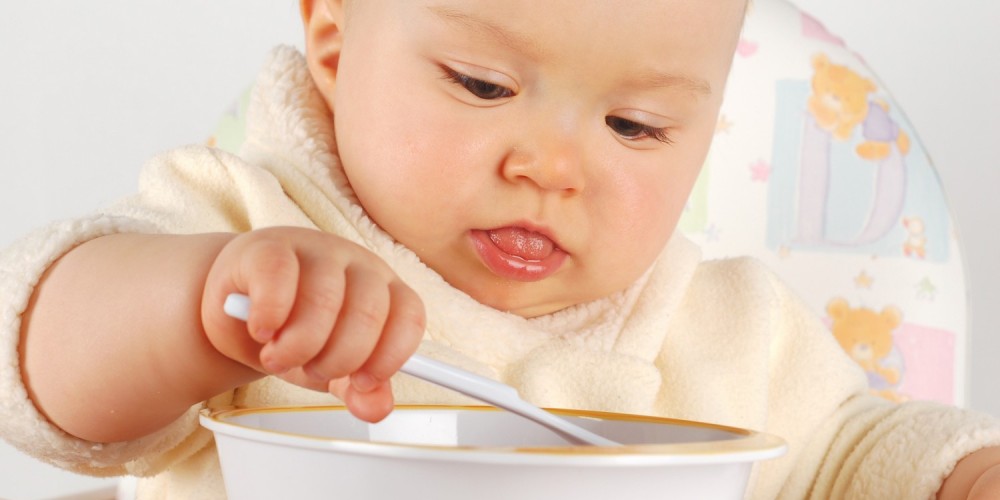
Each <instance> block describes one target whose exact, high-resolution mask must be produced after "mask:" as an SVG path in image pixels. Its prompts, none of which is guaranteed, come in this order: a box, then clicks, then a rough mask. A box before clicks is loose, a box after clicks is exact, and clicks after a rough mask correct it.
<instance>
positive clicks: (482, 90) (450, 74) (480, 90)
mask: <svg viewBox="0 0 1000 500" xmlns="http://www.w3.org/2000/svg"><path fill="white" fill-rule="evenodd" d="M441 70H442V71H444V78H445V79H446V80H449V81H451V82H453V83H456V84H458V85H460V86H462V87H463V88H464V89H465V90H468V91H469V93H470V94H472V95H474V96H476V97H478V98H480V99H485V100H494V99H503V98H506V97H513V96H514V91H513V90H511V89H508V88H507V87H504V86H503V85H498V84H496V83H492V82H487V81H486V80H480V79H478V78H473V77H471V76H469V75H466V74H464V73H459V72H458V71H455V70H453V69H451V68H449V67H447V66H441Z"/></svg>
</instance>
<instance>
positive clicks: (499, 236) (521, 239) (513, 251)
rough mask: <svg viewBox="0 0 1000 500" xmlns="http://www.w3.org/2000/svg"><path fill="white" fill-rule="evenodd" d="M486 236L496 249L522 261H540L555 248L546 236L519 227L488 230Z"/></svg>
mask: <svg viewBox="0 0 1000 500" xmlns="http://www.w3.org/2000/svg"><path fill="white" fill-rule="evenodd" d="M486 234H487V235H489V237H490V241H492V242H493V244H494V245H496V246H497V248H499V249H500V250H503V251H504V252H506V253H508V254H510V255H512V256H515V257H520V258H522V259H524V260H542V259H544V258H545V257H548V256H549V255H552V251H553V250H554V249H555V248H556V245H555V243H553V242H552V240H551V239H549V237H548V236H545V235H544V234H539V233H536V232H534V231H529V230H527V229H524V228H521V227H501V228H499V229H490V230H488V231H486Z"/></svg>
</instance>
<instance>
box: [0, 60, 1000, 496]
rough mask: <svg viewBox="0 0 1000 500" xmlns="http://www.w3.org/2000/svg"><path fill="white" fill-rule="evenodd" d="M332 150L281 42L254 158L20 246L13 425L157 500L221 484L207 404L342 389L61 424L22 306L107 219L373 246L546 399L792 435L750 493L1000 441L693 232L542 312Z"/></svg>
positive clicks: (935, 461) (408, 392)
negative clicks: (461, 286)
mask: <svg viewBox="0 0 1000 500" xmlns="http://www.w3.org/2000/svg"><path fill="white" fill-rule="evenodd" d="M335 151H336V147H335V144H334V135H333V130H332V120H331V116H330V113H329V111H328V110H327V108H326V106H325V104H324V102H323V101H322V99H321V97H320V95H319V94H318V92H317V91H316V89H315V87H314V86H313V83H312V80H311V78H310V76H309V73H308V70H307V68H306V66H305V62H304V59H303V58H302V56H301V55H300V54H299V53H298V52H296V51H295V50H294V49H290V48H279V49H277V50H276V51H275V52H274V53H273V55H272V57H271V59H270V60H269V62H268V64H267V65H266V67H265V69H264V71H263V72H262V74H261V77H260V79H259V81H258V82H257V84H256V87H255V90H254V94H253V97H252V99H251V104H250V108H249V112H248V129H247V142H246V144H245V146H244V148H243V150H242V151H241V153H240V155H239V156H238V157H237V156H233V155H230V154H226V153H224V152H221V151H217V150H212V149H209V148H204V147H189V148H184V149H179V150H176V151H173V152H169V153H167V154H164V155H162V156H160V157H158V158H155V159H154V160H152V162H151V163H150V164H149V165H148V166H147V167H146V168H145V170H144V171H143V174H142V178H141V185H140V189H139V192H138V193H137V194H136V195H134V196H132V197H129V198H127V199H124V200H122V201H121V202H120V203H117V204H115V205H113V206H112V207H110V208H108V209H107V210H104V211H102V212H100V213H98V214H95V215H93V216H91V217H88V218H84V219H80V220H75V221H68V222H60V223H55V224H52V225H50V226H49V227H46V228H43V229H41V230H39V231H37V232H35V233H34V234H31V235H28V236H27V237H25V238H24V239H22V240H20V241H18V242H16V243H15V244H13V245H12V246H10V247H9V248H7V249H6V250H4V251H3V253H2V255H0V394H2V396H0V436H2V437H3V438H4V439H5V440H7V441H9V442H10V443H11V444H13V445H14V446H16V447H18V448H20V449H21V450H23V451H24V452H26V453H28V454H31V455H33V456H35V457H38V458H39V459H41V460H44V461H46V462H49V463H52V464H55V465H57V466H59V467H64V468H67V469H70V470H74V471H78V472H82V473H87V474H95V475H117V474H134V475H139V476H147V477H148V479H144V480H143V481H142V482H141V484H140V487H139V495H140V497H141V498H170V499H197V498H220V497H224V495H225V494H224V491H223V486H222V480H221V476H220V471H219V467H218V460H217V457H216V452H215V447H214V445H213V442H212V437H211V434H210V433H209V432H208V431H207V430H205V429H202V428H200V427H199V426H198V423H197V411H198V410H199V409H200V408H203V407H218V406H224V405H229V404H233V403H236V404H242V405H248V406H259V405H287V404H293V405H300V404H331V403H336V401H335V400H334V399H333V397H332V396H330V395H327V394H322V393H316V392H311V391H308V390H305V389H301V388H298V387H296V386H292V385H290V384H287V383H285V382H283V381H281V380H278V379H276V378H270V377H269V378H264V379H262V380H260V381H257V382H255V383H253V384H250V385H248V386H245V387H241V388H239V389H237V390H235V391H233V392H232V393H228V394H222V395H220V396H218V397H216V398H214V399H213V400H210V401H206V402H204V403H203V404H200V405H197V406H196V407H194V408H192V409H191V410H190V411H189V412H188V413H187V414H186V415H184V416H183V417H181V418H180V419H178V420H177V421H175V422H174V423H173V424H171V425H170V426H168V427H166V428H164V429H162V430H160V431H159V432H157V433H155V434H153V435H151V436H148V437H145V438H142V439H139V440H136V441H132V442H124V443H108V444H98V443H91V442H85V441H82V440H79V439H76V438H74V437H72V436H69V435H67V434H66V433H64V432H62V431H61V430H60V429H58V428H56V427H55V426H53V425H52V424H51V423H49V422H48V421H47V420H46V419H45V418H44V417H43V416H42V415H41V414H40V413H39V412H38V410H37V409H36V408H35V407H34V405H33V404H32V402H31V400H30V399H29V398H28V396H27V393H26V390H25V388H24V385H23V383H22V380H21V373H20V368H19V357H18V348H17V346H18V339H19V330H20V322H21V314H22V312H23V311H24V310H25V307H26V305H27V302H28V299H29V297H30V296H31V294H32V291H33V287H34V285H35V284H36V283H37V281H38V279H39V276H41V274H42V273H43V272H44V271H45V269H46V268H47V267H48V266H49V265H50V264H51V263H52V262H53V261H54V260H56V259H57V258H59V257H60V256H61V255H63V254H64V253H65V252H67V251H69V250H71V249H72V248H73V247H74V246H75V245H78V244H80V243H82V242H84V241H87V240H89V239H92V238H96V237H98V236H101V235H104V234H109V233H115V232H160V233H198V232H210V231H233V232H239V231H247V230H250V229H252V228H261V227H266V226H273V225H295V226H302V227H310V228H318V229H320V230H323V231H329V232H332V233H336V234H339V235H341V236H343V237H345V238H348V239H350V240H352V241H355V242H357V243H359V244H361V245H363V246H364V247H366V248H368V249H369V250H371V251H373V252H375V253H376V254H378V255H379V256H381V257H382V258H383V259H385V260H386V261H387V262H388V263H389V264H390V265H391V266H392V268H393V269H395V270H396V272H397V273H398V274H399V275H400V277H402V278H403V280H404V281H405V282H406V283H407V284H409V285H410V286H411V287H413V288H414V289H415V290H416V291H417V292H418V293H419V294H420V296H421V297H422V299H423V301H424V303H425V305H426V307H427V314H428V325H427V331H426V335H425V340H424V342H423V343H422V345H421V348H420V350H421V352H423V353H424V354H427V355H429V356H431V357H435V358H440V359H443V360H446V361H449V362H451V363H455V364H458V365H461V366H464V367H466V368H468V369H471V370H473V371H477V372H479V373H482V374H484V375H487V376H490V377H493V378H496V379H499V380H502V381H504V382H506V383H508V384H511V385H513V386H515V387H516V388H517V389H518V390H519V391H520V393H521V394H522V395H523V396H524V397H525V398H526V399H529V400H531V401H532V402H534V403H536V404H538V405H541V406H550V407H566V408H587V409H595V410H607V411H617V412H630V413H645V414H653V415H661V416H669V417H675V418H682V419H692V420H700V421H708V422H716V423H721V424H726V425H732V426H739V427H745V428H751V429H757V430H762V431H766V432H770V433H773V434H777V435H779V436H781V437H783V438H785V439H786V440H787V441H788V443H789V451H788V453H787V455H785V456H784V457H783V458H780V459H776V460H771V461H768V462H765V463H763V464H761V465H759V466H758V467H757V468H756V469H755V472H754V476H753V478H752V481H751V486H750V492H749V496H750V497H752V498H761V499H763V498H775V497H780V498H806V497H809V498H929V497H931V496H932V495H933V494H934V493H935V492H936V491H937V489H938V487H939V485H940V483H941V480H942V478H943V477H945V476H946V475H947V474H948V473H949V472H950V470H951V469H952V468H953V467H954V464H955V463H956V462H957V461H958V460H959V459H960V458H961V457H963V456H965V455H967V454H968V453H971V452H973V451H975V450H977V449H979V448H982V447H985V446H991V445H1000V422H998V421H997V419H994V418H993V417H990V416H987V415H982V414H977V413H973V412H969V411H963V410H960V409H956V408H952V407H947V406H942V405H936V404H930V403H906V404H902V405H896V404H890V403H888V402H886V401H883V400H881V399H878V398H875V397H873V396H870V395H868V392H867V390H866V385H865V384H866V380H865V377H864V375H863V374H862V372H861V371H860V370H859V369H858V368H857V367H856V366H855V365H854V364H853V363H852V362H851V361H850V360H849V359H848V358H847V356H845V355H844V353H843V352H842V351H841V349H840V347H839V346H838V345H837V343H836V342H835V341H834V339H833V337H832V336H831V335H830V334H829V332H828V331H827V329H826V328H825V327H824V325H823V324H822V323H821V321H820V320H819V319H818V318H816V317H814V316H813V315H812V314H811V313H810V312H809V310H808V309H807V308H806V307H805V306H804V305H803V304H802V303H801V302H800V301H799V300H798V299H797V298H796V297H795V296H794V295H793V294H792V293H790V292H789V290H787V289H786V288H785V287H784V286H782V285H781V284H780V283H779V282H777V281H776V279H775V278H774V277H773V276H772V275H771V274H770V273H768V272H767V271H766V270H765V269H763V267H762V266H761V265H759V264H757V263H755V262H754V261H752V260H749V259H734V260H721V261H711V262H701V259H700V254H699V251H698V250H697V248H696V247H695V246H694V245H693V244H691V243H690V242H688V241H687V240H685V239H684V238H683V237H681V236H675V237H674V238H673V239H672V240H671V241H670V242H669V244H668V245H667V247H666V248H665V249H664V251H663V253H662V255H661V256H660V258H659V259H658V260H657V262H656V263H655V264H654V265H653V266H652V268H651V269H650V270H649V271H648V272H647V273H646V274H645V275H644V276H643V277H642V278H641V279H640V280H639V281H638V282H637V283H635V284H634V285H632V286H631V287H629V288H628V289H626V290H624V291H622V292H620V293H617V294H615V295H613V296H610V297H607V298H604V299H601V300H597V301H595V302H592V303H587V304H580V305H577V306H574V307H571V308H569V309H565V310H562V311H559V312H557V313H554V314H551V315H547V316H543V317H538V318H532V319H525V318H521V317H519V316H515V315H511V314H508V313H504V312H500V311H497V310H494V309H491V308H489V307H486V306H483V305H481V304H479V303H477V302H476V301H475V300H473V299H472V298H470V297H469V296H467V295H465V294H464V293H462V292H461V291H459V290H456V289H454V288H452V287H451V286H450V285H448V284H447V283H446V282H445V281H444V280H443V279H442V278H441V277H440V276H439V275H438V274H436V273H435V272H434V271H432V270H431V269H429V268H427V267H426V266H424V265H423V264H422V263H421V262H420V261H419V260H418V258H417V257H416V255H415V254H414V253H412V252H411V251H410V250H408V249H407V248H405V247H403V246H401V245H399V244H397V243H395V242H394V241H393V240H392V238H391V237H390V236H389V235H387V234H386V233H384V232H383V231H382V230H381V229H380V228H378V227H377V226H376V225H375V224H374V223H373V222H372V221H371V219H369V218H368V217H367V216H366V214H365V212H364V210H363V209H362V207H361V206H359V205H358V202H357V200H356V198H355V197H354V195H353V194H352V192H351V189H350V186H349V185H348V182H347V180H346V178H345V177H344V174H343V172H342V170H341V168H340V165H339V162H338V158H337V156H336V154H335ZM165 265H169V263H167V264H165ZM81 390H86V389H85V388H81ZM394 390H395V391H396V397H397V400H398V401H399V402H400V403H441V404H456V403H468V402H469V401H467V400H465V399H463V397H461V396H457V395H455V394H452V393H449V392H447V391H444V390H440V389H437V388H435V387H433V386H430V385H429V384H425V383H423V382H420V381H417V380H414V379H411V378H408V377H406V376H405V375H399V376H397V379H396V380H394ZM664 489H665V490H667V489H669V485H664Z"/></svg>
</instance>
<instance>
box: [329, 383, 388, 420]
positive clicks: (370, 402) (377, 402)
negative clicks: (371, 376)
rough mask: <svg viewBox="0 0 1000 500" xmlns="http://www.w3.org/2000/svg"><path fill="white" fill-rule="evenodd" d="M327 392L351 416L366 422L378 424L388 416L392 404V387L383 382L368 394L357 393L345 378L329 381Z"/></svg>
mask: <svg viewBox="0 0 1000 500" xmlns="http://www.w3.org/2000/svg"><path fill="white" fill-rule="evenodd" d="M329 391H330V392H331V393H333V394H334V395H335V396H337V397H338V398H340V400H341V401H343V402H344V404H345V405H347V409H348V410H350V412H351V414H352V415H354V416H355V417H358V418H359V419H361V420H364V421H366V422H378V421H380V420H382V419H383V418H385V417H386V416H387V415H389V412H391V411H392V407H393V404H394V400H393V396H392V386H391V385H390V383H389V382H383V383H382V384H379V385H378V386H377V387H375V388H374V389H372V390H370V391H368V392H358V391H357V390H355V389H354V388H353V387H352V386H351V383H350V381H348V379H347V378H340V379H335V380H332V381H330V385H329Z"/></svg>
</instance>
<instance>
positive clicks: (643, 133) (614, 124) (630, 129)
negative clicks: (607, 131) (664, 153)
mask: <svg viewBox="0 0 1000 500" xmlns="http://www.w3.org/2000/svg"><path fill="white" fill-rule="evenodd" d="M604 123H606V124H607V125H608V127H610V128H611V130H614V131H615V133H616V134H618V135H620V136H622V137H624V138H626V139H629V140H639V139H644V138H647V137H648V138H650V139H656V140H657V141H660V142H662V143H664V144H672V141H671V140H670V136H669V135H668V134H667V129H666V128H656V127H650V126H649V125H643V124H641V123H639V122H634V121H632V120H627V119H625V118H621V117H618V116H608V117H605V118H604Z"/></svg>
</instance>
